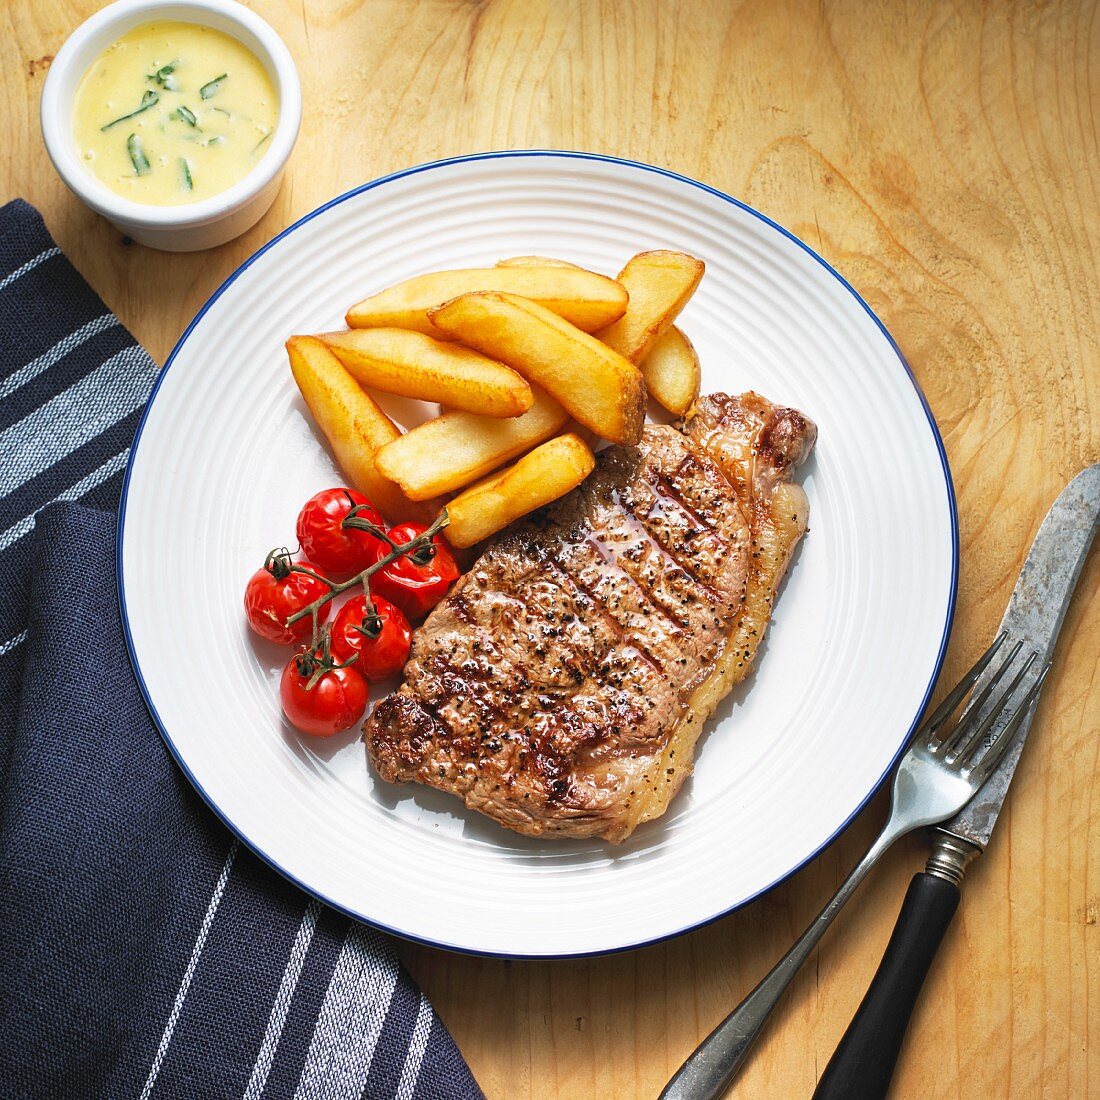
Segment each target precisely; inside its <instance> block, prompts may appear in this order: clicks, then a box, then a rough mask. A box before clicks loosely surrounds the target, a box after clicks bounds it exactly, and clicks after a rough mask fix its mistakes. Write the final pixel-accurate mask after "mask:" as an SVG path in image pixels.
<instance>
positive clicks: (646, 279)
mask: <svg viewBox="0 0 1100 1100" xmlns="http://www.w3.org/2000/svg"><path fill="white" fill-rule="evenodd" d="M703 270H704V266H703V261H702V260H697V259H695V257H694V256H689V255H688V254H687V253H686V252H670V251H668V250H666V249H660V250H658V251H655V252H639V253H638V255H637V256H635V257H633V258H632V259H630V260H628V261H627V264H626V267H624V268H623V269H622V271H620V272H619V278H618V281H619V282H620V283H622V285H623V286H625V287H626V290H627V293H628V294H629V295H630V304H629V306H627V310H626V313H624V314H623V315H622V317H620V318H619V319H618V320H617V321H615V323H614V324H612V325H610V326H608V327H607V328H605V329H603V330H602V331H600V332H598V333H597V335H598V336H599V338H600V339H601V340H602V341H603V342H604V343H605V344H607V346H608V347H609V348H614V349H615V350H616V351H617V352H618V353H619V354H620V355H623V356H625V357H626V358H627V359H629V360H630V361H631V362H632V363H640V362H641V361H642V360H643V359H644V358H645V357H646V354H647V352H648V351H649V349H650V348H651V347H652V346H653V345H654V344H655V343H656V341H657V340H658V338H659V337H660V336H661V335H662V334H663V333H664V332H665V331H666V330H667V329H668V328H669V327H670V326H671V325H672V322H673V321H675V320H676V318H677V317H679V315H680V311H681V310H682V309H683V308H684V306H686V305H687V303H688V300H689V299H690V298H691V296H692V295H693V294H694V293H695V288H696V287H697V286H698V285H699V280H700V279H702V277H703Z"/></svg>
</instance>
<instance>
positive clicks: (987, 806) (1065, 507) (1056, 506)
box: [936, 462, 1100, 851]
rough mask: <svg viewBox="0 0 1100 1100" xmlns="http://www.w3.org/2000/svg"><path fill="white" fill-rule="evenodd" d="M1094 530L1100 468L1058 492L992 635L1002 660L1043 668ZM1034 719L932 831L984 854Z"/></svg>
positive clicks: (1099, 513) (997, 728)
mask: <svg viewBox="0 0 1100 1100" xmlns="http://www.w3.org/2000/svg"><path fill="white" fill-rule="evenodd" d="M1098 525H1100V462H1098V463H1096V464H1094V465H1092V466H1088V467H1086V468H1085V469H1084V470H1082V471H1081V472H1080V473H1079V474H1078V475H1077V476H1076V477H1075V478H1074V479H1073V480H1072V481H1071V482H1070V483H1069V484H1068V485H1067V486H1066V487H1065V488H1064V489H1063V490H1062V492H1061V493H1060V494H1059V496H1058V499H1057V500H1056V501H1055V502H1054V503H1053V504H1052V505H1051V508H1050V511H1049V512H1047V515H1046V518H1045V519H1044V520H1043V522H1042V524H1041V525H1040V527H1039V531H1038V533H1037V534H1036V536H1035V541H1034V542H1033V543H1032V544H1031V550H1030V551H1029V552H1028V555H1027V559H1026V560H1025V561H1024V566H1023V569H1022V570H1021V571H1020V576H1019V579H1018V580H1017V581H1016V587H1015V588H1014V589H1013V590H1012V595H1011V597H1009V601H1008V607H1007V608H1006V609H1005V613H1004V618H1003V619H1001V626H1000V630H999V631H998V633H1002V632H1003V633H1005V634H1007V635H1008V637H1007V638H1006V640H1005V647H1004V651H1005V652H1008V651H1009V648H1010V647H1011V646H1013V645H1014V644H1015V643H1016V642H1017V641H1022V642H1023V650H1022V652H1023V653H1030V652H1032V651H1035V652H1037V653H1038V654H1039V659H1038V660H1037V661H1036V666H1037V667H1039V668H1045V667H1046V665H1047V664H1049V662H1050V659H1051V656H1052V655H1053V653H1054V646H1055V643H1056V642H1057V641H1058V633H1059V631H1060V630H1061V629H1062V620H1063V619H1065V617H1066V609H1067V608H1068V607H1069V602H1070V599H1071V597H1072V596H1073V590H1074V587H1075V586H1076V584H1077V578H1078V577H1079V576H1080V575H1081V570H1082V568H1083V567H1084V564H1085V559H1086V558H1087V557H1088V553H1089V547H1090V546H1091V545H1092V541H1093V537H1094V536H1095V535H1096V530H1097V526H1098ZM993 672H994V670H993V669H992V668H991V669H987V670H986V672H985V673H984V674H983V676H982V678H981V679H980V680H979V681H978V683H977V684H976V685H975V687H974V697H975V698H976V697H977V694H978V693H979V692H980V691H981V689H982V688H983V687H984V686H985V684H986V683H987V682H988V680H989V679H990V678H991V677H992V675H993ZM1027 687H1028V684H1027V682H1026V681H1025V682H1024V683H1021V685H1020V687H1019V688H1017V696H1016V697H1015V698H1013V699H1012V700H1011V701H1010V702H1009V704H1008V706H1006V707H1005V708H1004V711H1003V714H1004V715H1005V718H1003V719H1002V720H1001V721H999V722H997V723H996V724H995V725H994V726H993V728H992V729H991V730H990V732H989V735H988V743H990V744H991V743H992V742H993V741H995V740H996V739H997V737H998V736H999V735H1000V733H1001V731H1002V729H1003V728H1004V725H1005V724H1006V722H1007V716H1008V715H1011V714H1012V712H1013V710H1014V709H1015V708H1016V706H1017V705H1018V704H1019V702H1020V701H1021V700H1022V698H1023V696H1024V694H1025V693H1026V691H1027ZM1036 703H1038V697H1036ZM1034 713H1035V707H1034V706H1033V707H1032V708H1031V712H1030V713H1029V714H1027V715H1026V716H1025V717H1024V720H1023V722H1022V724H1021V725H1020V728H1019V730H1018V731H1017V734H1016V738H1015V740H1014V742H1013V744H1012V745H1011V746H1010V747H1009V749H1008V751H1007V752H1006V753H1005V756H1004V759H1003V760H1001V762H1000V764H998V765H997V768H996V769H995V770H994V772H993V774H992V775H991V776H990V777H989V779H987V780H986V782H985V784H984V785H983V786H982V789H981V790H980V791H979V792H978V793H977V794H976V795H975V796H974V798H973V799H971V800H970V802H968V803H967V804H966V805H965V806H964V807H963V808H962V810H961V811H960V812H959V813H958V814H956V815H955V816H954V817H953V818H952V819H951V820H950V821H946V822H944V823H943V824H942V825H940V826H938V827H937V829H936V831H937V832H941V833H947V834H948V835H950V836H953V837H956V838H958V839H959V840H964V841H967V842H968V843H970V844H973V845H974V846H975V847H976V848H978V849H979V850H981V851H984V850H985V847H986V845H987V844H988V843H989V837H990V834H991V833H992V831H993V826H994V825H996V823H997V817H998V816H999V814H1000V812H1001V806H1002V805H1003V804H1004V800H1005V795H1006V794H1007V793H1008V787H1009V784H1010V783H1011V782H1012V777H1013V775H1014V774H1015V773H1016V765H1017V764H1018V763H1019V760H1020V754H1021V753H1022V752H1023V749H1024V742H1025V741H1026V740H1027V733H1028V729H1029V728H1030V726H1031V718H1032V715H1033V714H1034Z"/></svg>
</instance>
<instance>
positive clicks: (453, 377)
mask: <svg viewBox="0 0 1100 1100" xmlns="http://www.w3.org/2000/svg"><path fill="white" fill-rule="evenodd" d="M321 339H322V340H324V342H325V343H326V344H328V346H329V347H330V348H332V350H333V352H334V353H335V354H336V357H337V358H338V359H339V360H340V362H341V363H343V364H344V366H345V367H347V369H348V371H349V372H350V373H351V375H352V376H353V377H354V378H355V380H356V381H357V382H358V383H359V384H360V385H363V386H373V387H374V388H375V389H379V390H383V391H384V392H385V393H396V394H399V395H400V396H401V397H415V398H419V399H420V400H421V401H438V402H439V403H440V404H441V405H446V406H447V407H448V408H450V409H465V410H466V411H467V412H474V413H481V414H482V415H483V416H519V414H520V413H523V412H526V411H527V410H528V409H529V408H530V407H531V402H532V400H533V398H532V396H531V387H530V386H529V385H527V383H526V382H525V381H524V380H523V379H522V378H521V377H520V376H519V375H518V374H516V372H515V371H514V370H510V369H509V368H508V367H506V366H504V365H503V364H502V363H496V362H494V361H493V360H492V359H486V358H485V356H483V355H479V354H478V353H477V352H476V351H471V350H470V349H469V348H464V347H463V346H462V345H461V344H451V343H443V342H442V341H439V340H433V339H432V338H431V337H430V336H425V335H424V334H423V333H422V332H412V331H410V330H409V329H401V328H355V329H351V330H349V331H348V332H328V333H325V334H324V335H323V336H322V337H321Z"/></svg>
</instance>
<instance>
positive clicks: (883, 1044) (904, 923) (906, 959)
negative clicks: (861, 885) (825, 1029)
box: [813, 871, 959, 1100]
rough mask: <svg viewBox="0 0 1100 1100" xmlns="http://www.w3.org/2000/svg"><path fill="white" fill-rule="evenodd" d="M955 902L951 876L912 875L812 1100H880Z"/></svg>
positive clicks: (887, 1086)
mask: <svg viewBox="0 0 1100 1100" xmlns="http://www.w3.org/2000/svg"><path fill="white" fill-rule="evenodd" d="M958 905H959V887H958V885H957V884H956V883H954V882H949V881H948V880H947V879H944V878H940V877H938V876H937V875H929V874H926V873H925V872H923V871H922V872H921V873H920V874H918V875H916V876H914V878H913V881H912V882H911V883H910V884H909V890H908V891H907V893H906V895H905V902H904V904H903V905H902V907H901V913H900V915H899V916H898V921H897V924H896V925H894V934H893V935H892V936H891V937H890V943H889V944H888V945H887V947H886V953H885V954H884V955H883V957H882V962H881V963H879V968H878V971H877V972H876V974H875V976H874V979H873V980H872V982H871V986H870V988H869V989H868V990H867V995H866V996H865V997H864V998H863V1002H862V1004H860V1006H859V1010H858V1011H857V1012H856V1014H855V1018H854V1019H853V1020H852V1022H851V1023H850V1024H849V1025H848V1030H847V1031H846V1032H845V1033H844V1037H843V1038H842V1039H841V1040H840V1045H839V1046H838V1047H837V1048H836V1050H835V1051H834V1052H833V1056H832V1058H830V1059H829V1064H828V1065H827V1066H826V1067H825V1072H824V1073H823V1074H822V1076H821V1080H820V1081H819V1082H818V1085H817V1089H816V1091H815V1092H814V1096H813V1100H882V1098H883V1097H885V1096H886V1094H887V1091H888V1090H889V1088H890V1080H891V1078H892V1077H893V1075H894V1066H895V1065H896V1064H897V1060H898V1052H899V1051H900V1050H901V1043H902V1040H903V1039H904V1038H905V1031H906V1029H907V1028H908V1026H909V1018H910V1016H911V1015H912V1013H913V1007H914V1005H916V1003H917V997H918V996H919V994H920V991H921V986H922V985H923V984H924V979H925V976H926V975H927V974H928V971H929V968H930V967H931V965H932V960H933V959H934V958H935V957H936V951H937V950H938V949H939V946H940V943H941V941H942V940H943V936H944V933H945V932H946V931H947V926H948V925H949V924H950V923H951V918H952V917H953V916H954V915H955V910H956V909H957V908H958Z"/></svg>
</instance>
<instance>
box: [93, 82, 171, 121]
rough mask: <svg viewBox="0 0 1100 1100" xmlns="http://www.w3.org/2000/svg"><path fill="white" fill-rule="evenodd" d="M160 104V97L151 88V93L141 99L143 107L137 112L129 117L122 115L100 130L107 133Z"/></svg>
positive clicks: (133, 112)
mask: <svg viewBox="0 0 1100 1100" xmlns="http://www.w3.org/2000/svg"><path fill="white" fill-rule="evenodd" d="M159 102H160V96H159V95H157V93H156V92H154V91H153V89H152V88H150V89H149V91H147V92H146V93H145V95H143V96H142V97H141V105H140V106H139V107H138V108H137V110H135V111H131V112H130V113H129V114H128V115H120V116H119V117H118V118H116V119H114V120H112V121H111V122H108V123H107V125H106V126H100V130H102V131H104V132H106V131H107V130H109V129H111V127H112V126H117V125H118V124H119V123H120V122H125V121H126V120H127V119H128V118H133V117H134V115H140V114H141V112H142V111H148V110H149V108H150V107H155V106H156V105H157V104H158V103H159Z"/></svg>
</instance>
